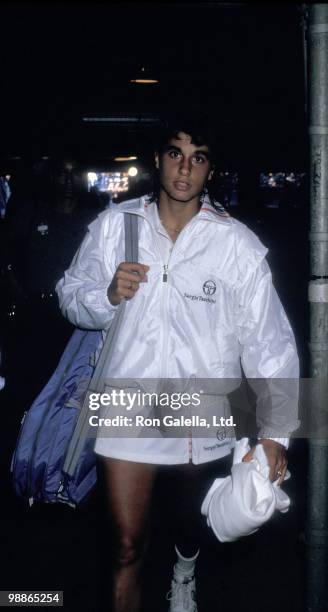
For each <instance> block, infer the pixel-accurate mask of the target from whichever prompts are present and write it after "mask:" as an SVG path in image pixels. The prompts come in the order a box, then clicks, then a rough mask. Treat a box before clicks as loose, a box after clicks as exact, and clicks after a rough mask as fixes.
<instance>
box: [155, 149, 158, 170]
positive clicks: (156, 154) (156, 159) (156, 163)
mask: <svg viewBox="0 0 328 612" xmlns="http://www.w3.org/2000/svg"><path fill="white" fill-rule="evenodd" d="M155 166H156V168H157V170H158V169H159V155H158V153H155Z"/></svg>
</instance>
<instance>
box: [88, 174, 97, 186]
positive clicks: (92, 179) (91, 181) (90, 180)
mask: <svg viewBox="0 0 328 612" xmlns="http://www.w3.org/2000/svg"><path fill="white" fill-rule="evenodd" d="M97 178H98V177H97V175H96V173H95V172H88V183H89V185H90V187H93V186H94V184H95V182H96V180H97Z"/></svg>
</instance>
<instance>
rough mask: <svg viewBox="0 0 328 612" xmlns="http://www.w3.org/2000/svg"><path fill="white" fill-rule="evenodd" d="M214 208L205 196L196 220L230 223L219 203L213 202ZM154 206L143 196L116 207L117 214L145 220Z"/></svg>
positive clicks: (153, 203)
mask: <svg viewBox="0 0 328 612" xmlns="http://www.w3.org/2000/svg"><path fill="white" fill-rule="evenodd" d="M215 204H216V206H215V207H214V206H213V205H212V204H211V202H210V199H209V197H208V195H207V194H205V196H203V198H202V205H201V208H200V211H199V213H198V215H197V218H198V219H202V220H205V221H216V222H217V223H230V215H229V213H228V212H227V211H226V210H225V208H224V207H223V206H222V204H220V203H219V202H215ZM153 206H156V202H154V201H152V200H151V199H150V198H149V196H148V195H143V196H141V197H140V198H135V199H133V200H126V201H125V202H122V203H121V204H120V205H119V206H118V210H117V212H121V213H124V212H131V213H134V214H137V215H139V216H141V217H144V218H147V217H148V212H149V211H150V209H151V207H153Z"/></svg>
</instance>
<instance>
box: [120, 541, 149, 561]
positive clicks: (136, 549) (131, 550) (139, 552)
mask: <svg viewBox="0 0 328 612" xmlns="http://www.w3.org/2000/svg"><path fill="white" fill-rule="evenodd" d="M144 549H145V545H144V543H143V542H141V541H137V540H135V539H134V538H129V537H125V538H122V539H121V540H120V541H119V542H117V545H116V550H115V563H116V565H117V567H128V566H129V565H133V564H134V563H137V562H138V561H140V560H141V558H142V556H143V552H144Z"/></svg>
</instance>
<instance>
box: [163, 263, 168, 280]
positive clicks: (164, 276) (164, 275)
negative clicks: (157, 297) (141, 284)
mask: <svg viewBox="0 0 328 612" xmlns="http://www.w3.org/2000/svg"><path fill="white" fill-rule="evenodd" d="M163 268H164V272H163V283H167V269H168V266H167V265H166V266H163Z"/></svg>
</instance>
